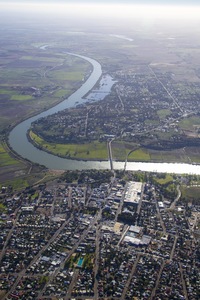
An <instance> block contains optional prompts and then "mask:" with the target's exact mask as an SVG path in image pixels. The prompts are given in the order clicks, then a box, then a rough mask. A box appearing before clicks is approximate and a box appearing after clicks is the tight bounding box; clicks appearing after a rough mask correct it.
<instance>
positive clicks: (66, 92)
mask: <svg viewBox="0 0 200 300" xmlns="http://www.w3.org/2000/svg"><path fill="white" fill-rule="evenodd" d="M70 92H71V91H70V90H67V89H66V90H59V91H56V92H55V93H54V96H55V97H59V98H60V97H64V96H65V97H67V96H68V95H69V94H70Z"/></svg>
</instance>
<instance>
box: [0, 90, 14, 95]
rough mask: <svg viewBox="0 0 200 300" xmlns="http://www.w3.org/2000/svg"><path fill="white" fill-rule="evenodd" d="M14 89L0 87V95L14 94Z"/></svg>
mask: <svg viewBox="0 0 200 300" xmlns="http://www.w3.org/2000/svg"><path fill="white" fill-rule="evenodd" d="M13 94H14V91H11V90H6V89H0V95H13Z"/></svg>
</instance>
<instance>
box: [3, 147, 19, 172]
mask: <svg viewBox="0 0 200 300" xmlns="http://www.w3.org/2000/svg"><path fill="white" fill-rule="evenodd" d="M11 165H19V162H18V161H17V160H15V159H14V158H12V157H11V156H10V155H9V154H8V153H7V152H6V150H5V149H4V147H3V146H2V145H0V167H5V166H11Z"/></svg>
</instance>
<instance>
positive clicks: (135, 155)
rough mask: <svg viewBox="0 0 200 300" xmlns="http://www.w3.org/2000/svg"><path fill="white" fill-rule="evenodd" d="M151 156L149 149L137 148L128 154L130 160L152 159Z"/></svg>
mask: <svg viewBox="0 0 200 300" xmlns="http://www.w3.org/2000/svg"><path fill="white" fill-rule="evenodd" d="M150 160H151V157H150V154H149V153H148V151H146V150H143V149H137V150H135V151H133V152H131V153H130V154H129V156H128V161H150Z"/></svg>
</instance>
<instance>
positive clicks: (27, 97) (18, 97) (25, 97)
mask: <svg viewBox="0 0 200 300" xmlns="http://www.w3.org/2000/svg"><path fill="white" fill-rule="evenodd" d="M31 99H32V96H30V95H13V96H12V97H11V100H17V101H26V100H31Z"/></svg>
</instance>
